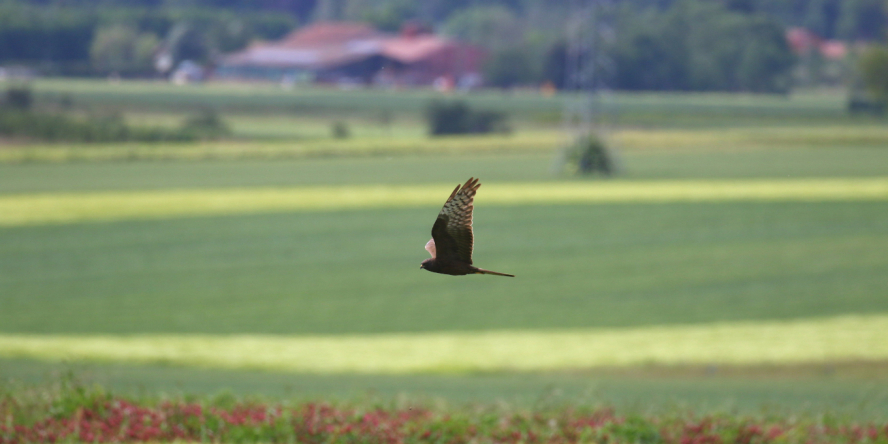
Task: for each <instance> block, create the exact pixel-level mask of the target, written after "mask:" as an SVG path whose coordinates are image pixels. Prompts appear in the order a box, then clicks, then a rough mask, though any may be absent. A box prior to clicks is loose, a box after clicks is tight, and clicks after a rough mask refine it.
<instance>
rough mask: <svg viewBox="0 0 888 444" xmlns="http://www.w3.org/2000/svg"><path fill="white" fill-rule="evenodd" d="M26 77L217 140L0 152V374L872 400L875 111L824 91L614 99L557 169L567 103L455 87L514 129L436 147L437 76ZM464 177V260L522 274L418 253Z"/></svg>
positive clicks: (147, 385) (863, 407) (853, 409)
mask: <svg viewBox="0 0 888 444" xmlns="http://www.w3.org/2000/svg"><path fill="white" fill-rule="evenodd" d="M35 85H36V88H37V90H38V93H39V94H40V100H54V97H56V95H58V94H61V93H62V92H64V91H65V90H66V89H67V90H70V91H71V93H72V95H73V98H74V101H75V106H76V107H83V108H84V109H86V108H89V107H104V106H110V107H112V108H113V107H118V108H119V109H121V110H122V111H123V112H125V113H128V114H131V116H129V117H128V118H130V117H133V116H135V117H136V118H140V119H141V118H142V117H144V119H143V121H144V122H147V123H157V124H163V125H174V124H175V122H176V120H177V119H179V118H180V116H184V115H186V114H185V113H187V112H189V110H190V109H191V108H190V107H194V109H197V108H198V107H200V106H205V105H208V104H209V105H212V106H215V107H218V108H219V109H220V110H221V111H222V112H223V113H225V115H226V118H228V119H230V121H231V123H232V126H233V127H234V128H235V138H234V140H227V141H218V142H204V143H199V144H192V145H122V146H120V145H107V146H86V145H84V146H68V145H34V144H17V145H12V146H4V147H3V148H2V149H0V379H4V380H5V379H7V378H14V379H18V380H27V381H38V380H46V379H47V378H48V379H52V378H54V377H55V376H47V377H46V378H44V377H43V376H35V375H37V374H40V375H52V374H55V372H57V371H59V370H60V369H64V368H73V369H75V371H77V372H80V373H83V374H85V375H87V377H88V378H93V379H94V380H96V381H98V382H101V383H103V384H108V386H109V387H116V388H119V389H120V390H127V391H130V392H137V391H138V390H139V387H140V386H141V387H143V389H144V390H146V391H148V392H151V393H158V392H163V391H179V392H185V393H188V392H200V393H213V392H217V391H219V390H223V389H225V388H229V389H232V390H234V391H235V392H236V393H238V395H239V396H240V395H250V394H251V393H254V392H256V393H264V394H269V395H270V396H279V395H281V394H282V393H283V395H281V396H290V395H291V394H292V395H293V396H294V397H299V396H305V397H328V398H330V399H333V398H337V397H339V398H340V399H341V398H347V397H356V396H366V393H368V392H371V391H373V390H378V393H380V394H381V396H384V397H396V396H400V395H404V396H418V397H423V396H428V397H430V398H431V399H439V398H440V399H443V400H445V401H446V402H462V401H480V402H494V401H495V400H497V399H504V400H509V401H515V400H521V401H520V402H524V403H529V404H532V403H534V402H537V401H538V400H539V399H544V398H545V399H549V398H547V396H549V395H548V394H547V393H550V392H551V391H557V390H562V391H563V392H564V393H568V395H565V396H564V397H563V398H558V399H563V400H564V401H565V402H573V403H579V404H585V405H599V404H611V405H617V406H621V407H625V408H629V407H633V408H639V409H642V410H643V409H645V408H660V409H664V410H669V409H673V410H674V409H676V408H678V407H676V406H677V405H681V406H687V407H688V408H693V409H697V408H700V409H727V410H730V409H734V408H741V407H742V408H744V409H745V408H761V406H762V405H773V406H777V407H779V408H785V409H789V410H792V411H803V410H808V409H809V410H811V411H821V412H822V411H825V410H837V411H844V412H850V413H849V414H852V415H856V416H858V417H864V416H866V415H867V414H871V415H872V416H876V417H880V416H879V415H883V414H888V413H886V412H888V401H886V399H888V394H886V393H885V392H884V390H883V391H878V390H876V391H873V390H872V389H873V387H874V386H879V385H881V384H882V382H883V381H884V379H885V377H886V372H885V365H884V363H885V362H886V361H888V356H885V355H886V352H885V350H884V347H883V345H884V344H883V343H882V342H883V341H881V340H880V339H881V338H882V337H885V336H886V335H888V326H886V325H885V321H884V319H885V316H886V315H888V299H886V298H885V294H886V284H885V278H884V277H885V276H886V275H888V256H886V255H885V254H884V252H885V251H886V250H888V218H886V215H888V183H886V180H888V179H886V178H888V149H885V146H886V145H888V130H886V127H885V126H884V124H883V123H882V122H878V121H874V120H871V119H869V120H868V119H862V120H858V119H851V118H849V117H847V116H845V115H844V112H843V106H844V105H843V103H844V102H843V100H844V99H843V98H842V97H839V96H835V95H830V94H825V95H824V94H810V95H805V94H801V95H794V96H792V97H788V98H774V97H756V96H720V95H653V94H651V95H645V94H639V95H629V94H618V95H616V96H615V97H612V98H610V99H609V100H612V103H613V104H614V105H616V106H618V107H619V108H621V109H622V110H623V111H624V114H623V116H622V117H621V119H624V120H621V122H620V124H619V125H617V126H616V127H614V130H613V131H612V132H611V135H610V137H611V140H612V141H613V142H614V144H615V146H616V147H617V148H618V150H617V153H618V164H619V166H620V174H619V175H617V176H616V177H615V178H613V179H610V180H604V179H600V178H589V179H587V178H576V177H568V176H564V175H561V174H554V173H553V166H554V165H556V164H557V161H556V150H557V148H558V146H559V145H560V143H561V142H562V138H561V136H560V135H559V134H558V133H557V132H556V131H554V130H553V127H552V125H557V119H555V120H551V119H550V120H547V119H548V117H546V116H547V113H549V114H551V113H553V112H555V111H557V109H559V108H560V106H561V105H562V103H563V100H564V99H565V98H564V97H554V98H546V97H543V96H540V95H538V94H536V93H531V92H515V93H514V94H512V95H505V94H501V93H487V92H485V93H480V94H478V95H473V96H472V97H469V99H470V100H472V101H473V103H475V104H477V105H479V106H480V105H484V106H489V107H491V108H500V109H511V110H514V111H515V116H516V117H515V122H516V131H515V133H514V134H512V135H511V136H505V135H498V136H489V137H486V136H485V137H466V138H444V139H428V138H426V137H425V136H424V135H423V131H422V128H421V124H420V123H418V120H417V119H416V117H415V114H416V113H417V111H418V110H420V109H422V107H423V106H424V104H425V103H427V101H428V100H429V99H430V98H432V97H435V95H434V94H433V93H431V92H423V91H419V92H406V93H398V94H389V93H382V92H378V91H356V92H353V93H354V94H356V95H357V97H360V98H362V101H360V105H358V106H356V109H354V110H353V111H354V112H353V113H349V112H344V111H343V110H344V109H345V107H347V106H348V104H349V103H354V102H353V99H354V98H355V97H356V96H355V95H349V94H350V93H352V92H343V91H332V90H296V91H289V92H286V93H282V92H281V91H280V90H279V89H276V88H273V87H268V86H264V87H260V86H255V87H245V88H238V87H234V86H212V85H209V86H199V87H194V88H192V87H188V88H175V87H171V86H167V85H156V84H150V83H137V84H126V87H125V88H121V89H115V88H118V86H120V85H109V84H105V83H102V82H95V81H85V82H72V83H63V82H60V81H53V80H49V81H39V82H37V83H36V84H35ZM186 103H187V106H186ZM137 105H138V106H137ZM142 105H144V109H141V108H142ZM170 106H174V107H175V106H180V107H182V109H180V110H178V111H177V112H178V114H176V113H173V112H171V111H170V109H169V108H170ZM372 106H376V107H377V109H379V107H388V109H391V110H392V111H393V112H396V114H397V116H396V120H395V122H396V124H395V125H394V127H393V128H392V133H391V134H388V133H387V132H382V133H378V134H377V133H374V131H376V130H377V129H378V128H376V129H374V125H375V124H374V123H373V121H372V120H369V118H368V116H367V114H366V113H367V112H372V110H373V108H372ZM364 107H366V108H364ZM137 108H138V109H137ZM254 111H255V112H254ZM260 111H261V112H260ZM340 112H341V113H342V116H343V118H344V119H347V120H349V122H350V123H352V124H354V125H355V129H356V130H355V137H353V138H352V139H347V140H344V141H342V140H340V141H337V140H333V139H332V138H330V137H329V135H327V134H326V131H327V129H326V128H327V126H326V122H327V119H329V118H332V117H335V116H336V115H337V114H338V113H340ZM140 113H141V114H140ZM263 113H266V114H263ZM398 113H401V114H398ZM411 113H412V114H414V117H413V118H409V117H404V116H408V115H409V114H411ZM308 114H312V115H311V116H309V115H308ZM140 116H141V117H140ZM263 116H268V118H267V119H265V118H264V117H263ZM151 119H155V120H154V121H151ZM290 122H297V123H294V124H293V126H292V127H289V126H288V125H290ZM362 125H366V126H362ZM547 125H548V126H547ZM469 176H476V177H481V179H482V182H483V183H484V186H483V187H482V188H481V190H480V192H479V195H478V198H477V208H476V215H475V234H476V240H477V246H476V249H475V259H476V263H477V265H479V266H482V267H485V268H490V269H494V270H498V271H505V272H510V273H514V274H516V275H518V277H517V278H515V279H502V278H495V277H490V276H472V277H467V278H461V279H460V278H451V277H447V276H440V275H434V274H430V273H427V272H424V271H421V270H418V269H417V265H418V263H419V262H420V261H421V260H423V259H424V258H425V257H427V254H426V253H425V251H424V250H423V249H422V246H423V245H424V243H425V242H426V241H427V240H428V237H429V231H430V228H431V224H432V222H433V220H434V217H435V215H436V214H437V212H438V210H439V208H440V205H441V203H442V201H443V199H444V198H445V197H446V194H447V193H448V192H449V191H450V190H451V189H452V187H453V186H454V185H455V184H456V183H457V182H462V181H464V180H465V179H467V178H468V177H469ZM103 338H106V339H103ZM250 338H253V339H250ZM256 338H259V339H256ZM103 340H106V341H107V342H101V341H103ZM257 340H258V341H259V342H255V341H257ZM140 341H141V342H140ZM250 341H254V342H250ZM430 344H431V345H430ZM435 344H437V345H435ZM118 361H120V362H118ZM59 362H64V363H63V364H59ZM121 362H123V363H121ZM762 366H764V368H765V370H761V371H760V370H756V369H757V368H759V367H762ZM857 368H863V369H865V371H861V372H858V371H857V370H854V369H857ZM255 369H262V370H255ZM504 369H507V370H509V371H506V372H503V370H504ZM732 369H733V370H732ZM836 369H838V370H836ZM456 371H458V372H461V373H458V374H456V373H453V372H456ZM478 371H482V372H483V373H481V374H478V373H473V372H478ZM305 372H316V373H315V374H309V373H305ZM385 372H392V373H399V375H398V376H394V375H387V376H386V375H383V374H380V373H385ZM416 372H433V373H434V372H451V373H449V374H422V375H420V374H416ZM358 373H363V374H358ZM837 375H838V376H837ZM848 375H850V376H848ZM287 387H290V388H287ZM549 388H551V390H549ZM389 399H390V398H389ZM516 402H517V401H516ZM682 408H684V407H682ZM867 417H870V416H867Z"/></svg>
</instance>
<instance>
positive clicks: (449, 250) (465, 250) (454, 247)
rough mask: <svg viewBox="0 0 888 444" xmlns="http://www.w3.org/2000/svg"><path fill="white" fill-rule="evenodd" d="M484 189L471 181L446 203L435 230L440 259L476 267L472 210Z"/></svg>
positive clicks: (433, 247)
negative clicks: (473, 255) (473, 258)
mask: <svg viewBox="0 0 888 444" xmlns="http://www.w3.org/2000/svg"><path fill="white" fill-rule="evenodd" d="M480 186H481V184H479V183H478V179H475V178H471V179H469V180H468V181H466V183H465V184H463V185H462V186H460V185H457V186H456V189H455V190H453V193H451V194H450V198H449V199H447V202H445V203H444V208H442V209H441V212H440V213H439V214H438V219H437V220H435V225H434V226H433V227H432V241H434V242H433V244H432V245H431V246H432V250H437V256H438V257H448V258H454V259H458V260H461V261H463V262H466V263H468V264H471V263H472V247H473V244H474V241H475V237H474V234H473V233H472V210H473V209H474V202H475V193H476V192H477V191H478V188H479V187H480ZM426 249H428V248H426ZM432 250H429V252H430V253H431V252H432ZM434 256H435V254H433V257H434Z"/></svg>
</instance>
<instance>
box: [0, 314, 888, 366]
mask: <svg viewBox="0 0 888 444" xmlns="http://www.w3.org/2000/svg"><path fill="white" fill-rule="evenodd" d="M886 337H888V316H885V315H882V316H844V317H835V318H823V319H808V320H797V321H784V322H735V323H715V324H703V325H684V326H662V327H642V328H632V329H600V330H572V331H491V332H454V333H426V334H412V335H411V334H382V335H362V336H271V335H268V336H259V335H232V336H199V335H195V336H181V335H178V336H177V335H152V336H147V335H136V336H37V335H2V336H0V356H3V357H13V358H35V359H42V360H50V361H61V360H96V361H116V362H133V363H168V364H178V365H186V366H200V367H211V368H231V369H238V368H245V369H246V368H249V369H268V370H279V371H293V372H307V373H350V372H351V373H379V374H384V373H390V374H405V373H421V372H465V371H501V370H515V371H545V370H560V369H578V368H593V367H601V366H632V365H645V364H661V365H675V364H697V365H700V364H704V365H705V364H803V363H821V362H830V361H867V360H886V359H888V341H885V338H886Z"/></svg>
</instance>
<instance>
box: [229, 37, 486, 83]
mask: <svg viewBox="0 0 888 444" xmlns="http://www.w3.org/2000/svg"><path fill="white" fill-rule="evenodd" d="M483 57H484V51H483V50H482V49H481V48H478V47H475V46H472V45H469V44H465V43H461V42H457V41H454V40H451V39H447V38H444V37H441V36H437V35H434V34H432V33H430V32H428V31H426V30H424V29H422V28H421V27H419V26H407V27H405V28H404V29H403V30H402V31H401V32H400V33H398V34H390V33H383V32H379V31H377V30H375V29H373V28H372V27H370V26H368V25H365V24H362V23H349V22H325V23H317V24H313V25H309V26H307V27H305V28H302V29H299V30H296V31H293V32H292V33H290V34H288V35H287V36H285V37H284V38H283V39H281V40H279V41H275V42H260V43H255V44H253V45H251V46H249V47H248V48H246V49H244V50H243V51H240V52H236V53H233V54H229V55H226V56H224V57H223V58H222V59H221V60H220V63H219V65H218V67H217V69H216V71H215V74H214V77H215V78H218V79H238V80H270V81H283V82H288V81H300V80H303V81H317V82H325V83H336V84H376V85H384V86H410V85H431V84H433V83H436V82H437V83H438V84H439V85H440V84H441V83H442V82H443V83H444V84H446V85H454V84H456V85H462V86H474V85H475V84H477V83H479V82H480V74H479V73H480V67H481V63H482V61H483Z"/></svg>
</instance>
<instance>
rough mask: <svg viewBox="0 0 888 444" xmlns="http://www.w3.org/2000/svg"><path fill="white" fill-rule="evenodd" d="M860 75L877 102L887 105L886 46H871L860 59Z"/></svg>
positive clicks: (887, 60)
mask: <svg viewBox="0 0 888 444" xmlns="http://www.w3.org/2000/svg"><path fill="white" fill-rule="evenodd" d="M859 69H860V75H861V77H862V79H863V83H864V85H865V86H866V89H867V90H868V91H869V92H870V94H872V95H873V97H875V98H876V99H877V100H880V101H882V102H885V103H888V46H872V47H870V48H869V49H867V50H866V51H865V52H864V53H863V54H862V55H861V57H860V62H859Z"/></svg>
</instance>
